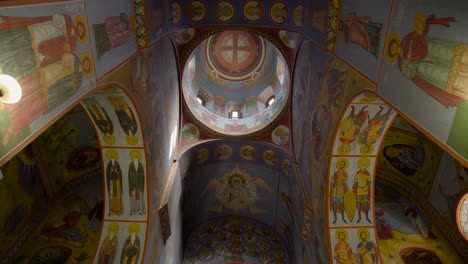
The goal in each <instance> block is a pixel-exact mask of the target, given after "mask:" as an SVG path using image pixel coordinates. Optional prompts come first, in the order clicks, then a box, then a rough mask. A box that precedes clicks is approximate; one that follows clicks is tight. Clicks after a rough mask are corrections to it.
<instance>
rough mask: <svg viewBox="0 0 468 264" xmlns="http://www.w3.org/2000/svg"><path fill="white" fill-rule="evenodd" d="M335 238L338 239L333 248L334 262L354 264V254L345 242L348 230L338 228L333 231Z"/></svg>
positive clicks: (337, 263)
mask: <svg viewBox="0 0 468 264" xmlns="http://www.w3.org/2000/svg"><path fill="white" fill-rule="evenodd" d="M335 238H336V240H338V243H336V244H335V247H334V249H333V258H334V259H335V260H336V264H355V263H356V261H355V259H356V256H355V255H354V252H353V249H351V247H350V246H349V244H348V243H347V242H346V241H347V240H348V232H347V231H346V230H344V229H338V230H337V231H336V233H335Z"/></svg>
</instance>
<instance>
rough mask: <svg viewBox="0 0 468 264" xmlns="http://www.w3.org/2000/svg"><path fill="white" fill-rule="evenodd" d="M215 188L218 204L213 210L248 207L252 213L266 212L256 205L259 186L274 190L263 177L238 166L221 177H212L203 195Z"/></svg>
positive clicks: (220, 210)
mask: <svg viewBox="0 0 468 264" xmlns="http://www.w3.org/2000/svg"><path fill="white" fill-rule="evenodd" d="M213 188H215V189H216V193H215V196H216V200H217V202H218V204H217V205H215V206H214V207H212V208H210V210H211V211H214V212H222V211H223V209H224V208H227V209H232V210H241V209H247V208H248V209H249V210H250V212H251V213H252V214H259V213H264V212H265V210H262V209H259V208H257V207H256V206H255V202H256V201H257V200H258V199H259V198H260V197H259V195H258V192H257V188H263V189H265V190H267V191H269V192H271V191H273V190H272V188H271V187H270V186H269V185H268V184H267V183H266V182H265V181H264V180H263V179H261V178H260V177H252V176H251V175H249V174H248V173H246V172H245V171H241V170H240V169H239V168H238V167H236V168H235V169H233V170H232V171H230V172H228V173H226V174H225V175H224V176H223V177H221V178H217V177H214V178H212V179H211V180H210V181H209V183H208V184H207V185H206V187H205V190H204V191H203V193H202V195H203V194H205V193H206V192H207V191H209V190H211V189H213Z"/></svg>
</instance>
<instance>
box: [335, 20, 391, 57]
mask: <svg viewBox="0 0 468 264" xmlns="http://www.w3.org/2000/svg"><path fill="white" fill-rule="evenodd" d="M371 19H372V18H371V17H370V16H362V17H359V16H358V15H357V14H356V12H352V13H349V14H347V15H346V16H344V17H342V18H341V19H340V23H339V26H340V29H342V30H343V31H344V34H345V41H346V43H348V42H351V43H353V44H356V45H359V46H360V47H361V48H363V49H364V50H365V51H367V52H369V53H371V54H372V55H374V56H375V57H378V56H379V43H380V36H381V34H382V27H383V25H382V23H379V22H372V21H371Z"/></svg>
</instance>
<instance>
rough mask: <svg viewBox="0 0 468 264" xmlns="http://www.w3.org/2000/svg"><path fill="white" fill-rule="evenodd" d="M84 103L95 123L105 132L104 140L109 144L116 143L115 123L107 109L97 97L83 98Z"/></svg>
mask: <svg viewBox="0 0 468 264" xmlns="http://www.w3.org/2000/svg"><path fill="white" fill-rule="evenodd" d="M83 104H84V105H85V106H86V109H88V112H89V113H90V114H91V117H92V118H93V121H94V123H96V126H97V127H98V128H99V130H100V131H101V132H102V133H103V134H104V136H103V140H104V142H105V143H107V144H109V145H114V144H115V137H114V136H113V134H114V124H113V123H112V120H111V119H110V117H109V115H108V114H107V112H106V110H105V109H104V108H103V107H102V106H101V104H100V103H99V102H98V100H97V99H96V97H89V98H86V99H84V100H83Z"/></svg>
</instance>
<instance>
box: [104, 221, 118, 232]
mask: <svg viewBox="0 0 468 264" xmlns="http://www.w3.org/2000/svg"><path fill="white" fill-rule="evenodd" d="M107 232H109V233H117V232H119V224H117V223H110V224H109V226H108V227H107Z"/></svg>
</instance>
